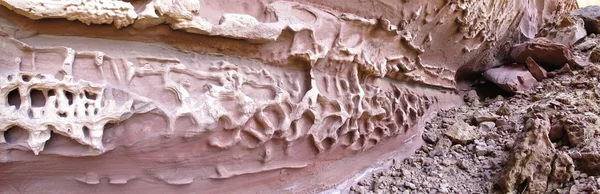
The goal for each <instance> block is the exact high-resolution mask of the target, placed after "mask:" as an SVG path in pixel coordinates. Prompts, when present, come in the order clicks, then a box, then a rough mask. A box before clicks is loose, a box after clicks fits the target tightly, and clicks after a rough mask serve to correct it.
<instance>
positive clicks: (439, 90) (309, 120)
mask: <svg viewBox="0 0 600 194" xmlns="http://www.w3.org/2000/svg"><path fill="white" fill-rule="evenodd" d="M0 4H2V5H3V6H4V7H3V8H0V17H1V18H2V20H0V25H1V26H0V30H1V31H2V34H1V37H0V42H1V43H2V44H1V45H2V50H0V52H1V55H0V61H1V63H0V66H1V68H0V72H1V73H2V74H3V75H2V76H0V94H2V97H3V98H4V99H5V100H2V101H1V102H0V131H1V132H2V133H1V135H0V137H2V138H0V156H1V157H0V162H2V165H1V166H0V174H2V175H3V176H0V191H2V192H7V193H11V192H15V193H32V192H33V193H37V192H46V191H47V192H75V193H84V192H92V191H95V192H111V193H114V192H124V193H130V192H132V191H147V192H155V193H173V192H178V193H181V192H183V193H186V192H197V191H198V190H202V191H203V192H207V193H231V192H251V193H255V192H263V193H264V192H267V193H268V192H273V193H281V192H315V191H323V190H326V189H330V188H334V186H335V185H338V184H340V183H342V182H343V181H344V180H347V179H349V178H351V177H353V175H354V174H357V173H359V172H361V171H362V170H364V169H365V168H366V167H368V166H370V165H372V164H374V163H375V161H377V160H381V159H386V158H389V157H390V156H394V155H396V156H398V154H401V153H409V152H410V151H411V148H412V147H414V145H416V144H418V143H419V141H420V140H419V139H418V136H416V137H417V138H416V139H415V138H414V137H415V135H418V134H419V133H420V128H421V127H422V123H423V120H424V119H425V118H427V117H428V115H429V113H431V112H432V111H436V110H438V109H440V108H446V107H451V106H454V105H457V104H460V103H461V101H462V100H461V98H460V97H459V95H458V91H457V88H458V85H457V83H458V82H459V81H460V80H462V79H465V76H468V75H471V74H474V73H476V72H477V71H482V70H485V69H487V68H489V67H491V66H496V65H498V64H501V61H502V60H503V59H504V58H505V56H504V55H505V54H503V53H506V52H507V51H508V49H509V48H510V45H512V44H514V43H516V42H520V41H522V40H525V39H527V38H533V37H534V36H535V34H536V33H537V31H538V30H539V29H541V28H542V27H543V26H544V25H545V24H547V23H550V24H552V23H557V22H559V21H560V16H561V14H563V13H566V12H568V11H570V10H571V9H573V8H574V6H575V3H574V1H567V0H553V1H542V0H536V1H533V0H531V1H433V0H430V1H393V2H391V1H390V2H388V1H343V2H342V1H333V0H331V1H311V0H308V1H266V0H265V1H258V0H257V1H243V2H239V1H231V2H230V1H169V0H136V1H99V0H72V1H41V0H27V1H17V0H0ZM107 24H111V25H107ZM400 156H401V155H400ZM336 189H341V190H345V189H347V188H344V186H343V185H341V186H338V187H336Z"/></svg>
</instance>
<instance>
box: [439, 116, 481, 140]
mask: <svg viewBox="0 0 600 194" xmlns="http://www.w3.org/2000/svg"><path fill="white" fill-rule="evenodd" d="M444 135H446V136H448V138H450V140H452V142H454V143H458V144H463V145H464V144H467V143H468V142H471V141H473V140H476V139H478V138H479V136H480V134H479V132H478V131H477V130H475V127H473V126H470V125H469V124H467V123H465V122H464V121H462V120H461V121H458V122H456V123H454V125H452V126H450V127H449V128H448V130H447V131H446V132H445V133H444Z"/></svg>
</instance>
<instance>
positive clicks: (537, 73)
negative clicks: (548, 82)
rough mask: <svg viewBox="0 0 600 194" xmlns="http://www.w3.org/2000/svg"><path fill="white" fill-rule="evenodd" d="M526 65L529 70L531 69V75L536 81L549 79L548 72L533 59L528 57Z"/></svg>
mask: <svg viewBox="0 0 600 194" xmlns="http://www.w3.org/2000/svg"><path fill="white" fill-rule="evenodd" d="M525 65H526V66H527V69H529V72H530V73H531V75H533V77H535V79H537V80H538V81H542V80H543V79H546V77H548V72H547V71H546V70H545V69H544V68H542V67H541V66H539V65H538V64H537V63H536V62H535V60H533V58H531V57H527V59H526V60H525Z"/></svg>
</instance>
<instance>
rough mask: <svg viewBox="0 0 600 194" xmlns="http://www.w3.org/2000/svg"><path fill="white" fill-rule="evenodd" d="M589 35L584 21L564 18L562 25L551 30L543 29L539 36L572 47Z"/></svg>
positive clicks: (576, 18)
mask: <svg viewBox="0 0 600 194" xmlns="http://www.w3.org/2000/svg"><path fill="white" fill-rule="evenodd" d="M586 35H587V31H586V30H585V23H584V22H583V19H581V18H578V17H575V16H570V17H565V18H563V20H562V21H560V23H558V24H557V25H555V26H552V28H551V29H548V30H546V29H543V30H542V31H541V32H540V33H539V35H538V36H543V37H546V38H548V39H550V40H552V41H555V42H559V43H561V44H563V45H566V46H569V47H570V46H571V45H573V44H575V43H576V42H577V41H579V40H581V39H582V38H583V37H585V36H586Z"/></svg>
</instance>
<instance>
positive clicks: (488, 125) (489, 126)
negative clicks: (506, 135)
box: [479, 121, 496, 132]
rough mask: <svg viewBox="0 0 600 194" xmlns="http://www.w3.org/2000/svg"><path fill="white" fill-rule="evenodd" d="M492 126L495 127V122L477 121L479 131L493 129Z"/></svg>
mask: <svg viewBox="0 0 600 194" xmlns="http://www.w3.org/2000/svg"><path fill="white" fill-rule="evenodd" d="M494 127H496V123H494V122H491V121H485V122H481V123H479V131H481V132H490V131H492V130H494Z"/></svg>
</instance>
